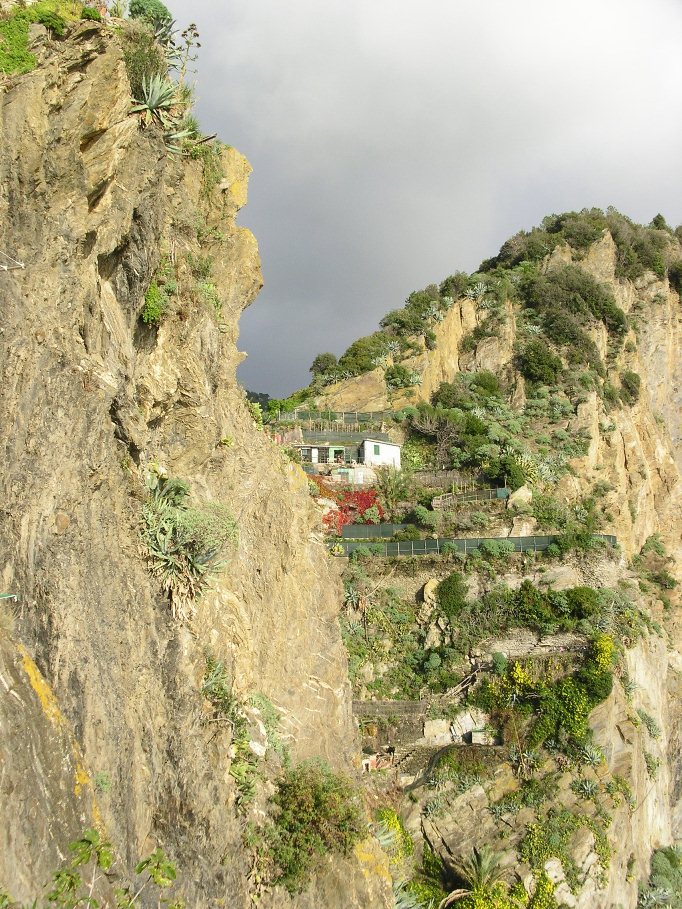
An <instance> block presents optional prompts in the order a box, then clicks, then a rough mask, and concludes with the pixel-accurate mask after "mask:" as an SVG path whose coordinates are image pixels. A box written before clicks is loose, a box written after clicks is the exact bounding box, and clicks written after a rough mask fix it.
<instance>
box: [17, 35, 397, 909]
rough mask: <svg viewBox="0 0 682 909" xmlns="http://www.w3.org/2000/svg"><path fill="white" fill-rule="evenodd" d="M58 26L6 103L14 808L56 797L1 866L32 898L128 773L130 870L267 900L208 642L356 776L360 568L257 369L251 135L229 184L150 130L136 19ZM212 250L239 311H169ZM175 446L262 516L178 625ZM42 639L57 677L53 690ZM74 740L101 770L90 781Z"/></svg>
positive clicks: (305, 752)
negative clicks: (250, 336) (130, 69)
mask: <svg viewBox="0 0 682 909" xmlns="http://www.w3.org/2000/svg"><path fill="white" fill-rule="evenodd" d="M34 35H35V43H34V48H33V50H34V52H35V53H36V54H37V55H38V58H39V66H38V67H37V69H36V70H35V71H34V72H32V73H30V74H29V75H27V76H25V77H23V78H22V79H20V80H16V81H15V84H14V85H10V86H8V87H7V88H6V90H5V92H4V95H3V96H2V98H1V100H2V119H1V120H0V249H1V250H2V251H3V252H5V253H7V254H9V255H11V256H12V257H13V258H14V259H16V260H18V261H20V262H22V263H25V269H22V270H14V271H10V272H6V273H0V284H1V288H0V293H1V294H2V299H3V306H2V322H1V324H0V375H1V384H0V424H1V425H2V427H3V433H2V448H3V465H4V467H3V471H2V474H1V476H0V490H1V498H2V508H1V509H0V515H1V526H2V532H1V533H0V571H1V572H2V588H3V589H5V590H8V591H11V592H16V593H18V594H19V595H20V598H21V599H20V604H21V605H20V611H19V614H18V619H17V629H16V633H15V636H14V644H12V643H11V642H10V641H9V640H3V641H2V654H3V660H5V669H4V670H2V677H3V679H5V678H7V677H8V674H9V676H10V677H11V678H12V681H11V683H8V684H9V687H8V684H5V682H4V681H3V689H2V690H0V698H1V699H4V700H3V707H2V710H3V712H2V717H3V729H5V728H6V727H5V723H9V725H10V730H11V729H13V728H15V727H16V724H17V722H19V721H18V720H17V719H16V718H13V716H14V715H13V714H12V713H11V711H12V710H13V709H14V710H18V709H19V707H18V705H17V707H16V708H15V707H14V706H13V703H12V700H14V699H15V697H14V696H15V695H17V696H18V699H19V700H20V701H21V702H22V704H23V705H24V719H25V721H26V722H27V723H28V724H30V725H31V727H32V728H34V729H35V736H36V741H37V742H38V745H37V746H36V749H34V753H39V761H38V762H37V763H36V761H31V760H29V758H28V757H27V755H26V753H25V748H23V747H22V748H20V749H3V752H2V773H0V806H1V807H0V811H1V813H2V814H3V815H4V816H9V814H10V813H14V811H13V806H14V805H15V800H16V799H17V798H18V797H19V794H20V793H22V792H23V793H25V794H26V798H27V800H28V801H29V802H30V803H31V804H32V805H34V806H35V808H33V809H32V810H31V811H30V812H28V813H22V814H20V815H19V816H20V822H19V827H18V828H17V829H16V830H15V832H14V833H13V835H12V836H11V838H10V839H9V841H8V842H6V843H3V845H4V846H5V848H3V849H2V850H0V882H1V883H2V885H3V886H5V887H7V888H8V889H9V890H10V892H12V893H13V895H14V896H15V897H16V898H18V899H21V900H29V899H31V898H32V897H33V896H34V895H35V893H36V892H37V890H38V889H39V887H40V886H42V884H43V883H44V881H45V880H46V879H47V877H48V876H49V873H50V872H51V871H52V870H54V868H55V867H56V866H57V865H58V863H59V861H60V859H61V858H62V857H63V854H64V849H65V845H66V843H68V842H69V840H71V839H73V838H74V837H75V836H76V835H78V834H79V833H80V832H81V831H82V829H83V827H84V826H87V823H92V816H93V815H92V811H93V809H92V805H93V798H94V793H93V784H92V782H91V780H92V779H93V777H94V775H95V774H100V775H104V776H105V777H106V779H107V780H108V781H109V782H110V785H107V787H106V790H107V791H105V792H103V793H102V794H101V795H100V797H99V803H100V805H99V810H100V811H101V818H102V820H103V823H104V825H105V827H106V831H107V834H108V835H109V836H110V837H111V839H112V840H113V842H114V845H115V847H116V848H117V850H118V851H119V852H120V853H121V854H122V856H123V859H124V861H125V863H126V864H127V865H128V867H130V866H131V864H133V863H134V862H135V861H136V860H137V859H138V857H139V856H140V855H141V854H143V853H146V852H148V851H149V850H150V849H151V848H153V847H154V846H155V845H156V844H157V843H158V844H161V845H163V847H164V848H165V849H166V850H167V851H168V852H169V854H170V855H171V856H172V858H173V859H174V860H176V861H177V863H178V867H179V876H180V880H181V881H183V889H184V895H185V896H186V897H187V899H188V902H189V904H190V905H193V906H194V905H196V906H200V905H213V901H214V900H227V901H228V902H229V904H230V905H232V906H241V905H246V903H247V901H248V897H247V890H248V882H247V870H248V869H247V867H246V857H245V855H244V852H243V850H242V846H241V828H240V823H239V822H238V820H237V815H236V812H235V809H234V798H235V787H234V782H233V781H232V779H231V777H230V775H229V767H230V754H229V741H230V740H229V736H226V734H225V733H224V732H223V733H221V732H220V731H219V730H218V731H217V732H216V730H215V729H213V728H211V727H210V726H208V725H207V724H206V722H205V721H206V718H207V707H206V702H205V700H204V699H203V697H202V696H201V694H200V687H201V682H202V678H203V673H204V667H205V654H206V652H207V651H209V650H210V652H212V653H213V654H214V655H215V657H216V658H218V659H221V660H223V661H224V663H225V665H226V666H227V667H228V669H229V672H230V674H231V676H232V679H233V683H234V688H235V691H236V693H237V694H240V695H243V696H248V695H250V694H252V693H254V692H256V691H258V692H261V693H263V694H265V695H266V696H268V697H269V698H270V699H271V700H272V702H273V704H274V705H275V706H276V707H277V709H278V710H279V711H280V713H281V716H282V728H283V733H284V736H285V738H286V739H287V741H288V744H289V745H290V746H291V748H292V751H293V754H294V756H295V757H296V758H304V757H307V756H311V755H318V754H319V755H322V756H324V757H326V758H327V759H329V760H330V762H332V763H333V764H335V765H336V766H340V767H347V766H348V761H349V758H350V756H351V754H352V753H353V752H354V749H355V732H354V727H353V724H352V718H351V707H350V696H349V686H348V682H347V675H346V658H345V653H344V651H343V647H342V644H341V640H340V636H339V631H338V626H337V623H336V613H337V609H338V604H339V602H340V592H341V591H340V582H339V579H338V575H337V573H336V571H335V569H334V567H333V564H332V563H331V562H330V560H329V558H328V556H327V555H326V552H325V549H324V547H323V545H322V543H321V541H320V540H319V538H318V537H317V536H316V534H315V530H316V527H317V524H318V522H319V515H318V513H317V511H316V509H315V508H314V506H313V505H312V504H311V500H310V498H309V495H308V489H307V481H306V480H305V478H304V476H303V474H302V472H301V471H300V469H299V468H298V467H296V466H294V465H292V464H290V463H289V462H288V461H287V460H286V459H284V458H283V457H282V456H281V455H280V453H279V452H278V450H277V449H276V448H275V447H274V446H273V445H272V444H271V443H269V442H268V440H267V439H265V438H264V436H263V435H262V433H259V432H258V431H257V430H256V427H255V426H254V423H253V420H252V418H251V416H250V415H249V412H248V409H247V407H246V405H245V401H244V395H243V392H242V391H241V389H240V388H239V387H238V386H237V384H236V380H235V368H236V365H237V364H238V362H239V360H240V356H241V355H240V354H239V353H238V351H237V350H236V347H235V341H236V337H237V319H238V317H239V314H240V312H241V310H242V309H243V308H244V307H245V306H246V305H248V303H249V302H250V301H251V300H252V299H253V297H254V296H255V294H256V293H257V291H258V289H259V287H260V284H261V276H260V264H259V259H258V251H257V247H256V243H255V240H254V238H253V237H252V236H251V234H250V233H249V232H248V231H246V230H244V229H243V228H240V227H237V226H236V225H235V217H236V214H237V211H238V209H239V207H240V206H241V205H243V204H244V202H245V200H246V183H247V179H248V174H249V172H250V168H249V166H248V164H247V162H246V161H245V159H244V158H242V157H241V156H240V155H239V154H238V153H237V152H235V151H234V150H231V149H228V150H226V151H225V152H224V153H223V156H222V168H223V173H224V178H223V180H222V182H221V183H220V184H219V185H218V186H217V187H215V189H213V190H212V191H211V188H210V187H207V185H206V181H205V180H203V179H202V167H201V162H200V161H196V162H191V161H184V160H176V159H174V158H173V157H172V156H169V155H168V154H167V152H166V150H165V148H164V143H163V139H162V137H161V136H160V135H159V134H157V132H156V130H155V129H154V128H149V129H147V130H144V131H141V130H140V129H139V127H138V121H137V120H136V119H135V118H133V117H130V116H129V115H128V110H129V104H130V102H129V97H130V88H129V85H128V81H127V77H126V73H125V68H124V65H123V62H122V58H121V52H120V49H119V47H118V44H117V42H116V39H115V36H114V35H113V34H112V33H111V32H108V31H107V30H106V29H102V28H100V27H99V26H97V25H96V24H95V25H93V24H90V23H87V24H82V25H80V26H78V27H77V28H76V30H75V32H74V33H73V34H72V35H71V36H70V37H69V38H68V39H67V40H66V41H64V42H60V43H59V44H58V45H54V44H52V43H51V42H49V41H48V39H47V34H46V32H45V31H44V29H42V28H40V27H37V28H34ZM198 228H199V229H200V233H201V236H202V237H203V239H204V244H203V247H202V248H201V250H200V249H199V245H198V243H197V236H198ZM200 251H201V253H202V254H204V255H210V256H211V257H212V260H213V265H212V268H213V274H212V280H213V281H214V283H215V286H216V287H217V288H219V291H220V297H221V303H222V308H221V310H220V314H219V315H218V316H216V313H215V312H214V311H213V309H212V307H211V306H210V305H206V304H203V303H201V301H200V300H197V299H196V298H189V299H187V298H184V297H181V298H180V299H179V300H178V302H177V305H175V307H174V308H173V309H172V310H171V311H170V312H169V314H168V316H167V317H166V319H165V320H164V322H163V323H162V325H161V326H160V327H159V329H158V330H156V329H154V328H150V327H149V326H145V325H144V324H143V323H142V322H141V320H140V318H139V316H140V312H141V309H142V306H143V304H144V293H145V290H146V288H147V287H148V285H149V282H150V280H151V278H152V275H153V274H154V271H155V269H156V268H157V266H158V264H159V261H160V259H161V256H162V255H163V256H164V257H166V259H170V260H171V261H172V262H175V263H177V265H178V270H179V273H180V276H181V277H182V275H183V274H186V275H187V281H188V282H189V280H190V275H189V266H188V265H187V264H186V262H187V261H189V259H188V253H190V254H191V253H194V254H195V255H198V254H199V252H200ZM152 463H159V464H162V465H163V466H164V467H165V468H166V470H167V471H168V472H169V473H170V474H172V475H175V476H179V477H182V478H183V479H185V480H186V481H188V482H189V484H190V486H191V488H192V491H193V492H194V493H196V494H198V495H200V496H202V497H203V498H205V499H209V500H213V501H218V502H222V503H224V504H227V505H229V507H230V509H231V510H232V512H233V514H234V516H235V518H236V521H237V524H238V528H239V544H238V547H237V551H236V553H235V554H234V555H233V556H232V557H231V559H230V561H229V564H228V565H227V566H226V567H225V570H224V571H223V572H222V574H220V575H219V576H218V577H217V579H216V581H215V583H214V584H213V585H212V587H211V589H210V590H209V592H208V594H207V595H206V596H205V597H204V598H203V599H202V600H201V601H200V603H199V605H198V610H197V613H196V615H195V617H194V620H193V622H192V623H191V625H190V626H183V625H180V624H179V623H177V622H174V621H173V619H172V617H171V614H170V609H169V605H168V602H167V599H166V597H165V596H164V595H162V593H161V591H160V588H159V584H158V582H157V581H156V580H154V579H153V578H152V577H151V575H150V573H149V571H148V568H147V566H146V564H145V558H144V555H143V553H142V552H141V547H140V537H139V521H140V508H141V500H142V498H143V497H144V482H143V481H144V474H145V471H146V468H147V467H148V466H149V465H150V464H152ZM0 634H2V633H1V632H0ZM18 641H21V645H19V644H18V643H17V642H18ZM20 646H21V647H25V648H26V651H25V652H26V654H27V656H26V658H27V659H29V657H28V653H30V654H31V655H32V658H33V659H35V662H36V664H37V666H38V667H39V668H38V669H36V672H38V673H39V674H40V676H41V678H43V677H44V682H43V685H44V692H47V693H46V694H45V697H44V698H42V699H41V698H40V696H38V700H37V702H36V700H35V698H33V701H30V698H28V695H27V694H26V692H28V693H29V694H30V679H29V678H28V677H27V676H26V672H25V671H24V670H22V668H21V667H22V665H23V663H22V660H23V656H22V654H23V653H24V651H23V650H19V647H20ZM22 672H23V675H22ZM34 688H35V686H34ZM10 698H11V699H10ZM5 700H6V701H7V706H6V709H5V703H4V701H5ZM29 701H30V703H29ZM41 704H42V712H43V714H44V718H43V719H42V720H41V719H40V717H39V716H38V714H39V713H40V705H41ZM51 705H55V710H57V709H58V711H59V716H60V717H62V718H63V722H62V721H60V723H59V724H58V729H56V730H54V729H52V727H53V726H54V723H53V722H52V721H53V719H54V716H53V710H52V706H51ZM8 711H9V712H8ZM51 724H52V725H51ZM41 729H44V730H46V731H45V732H44V733H43V732H41ZM50 729H52V732H50V733H49V735H48V732H49V730H50ZM60 737H61V738H60ZM72 737H73V742H74V743H75V745H76V746H77V751H78V755H79V758H78V760H79V761H81V762H82V767H83V770H82V780H81V782H80V783H79V784H78V786H79V787H80V788H79V791H78V792H75V791H74V792H73V793H72V794H71V795H69V792H68V791H67V789H66V788H65V787H67V786H68V783H67V782H65V780H67V779H68V778H70V775H72V773H73V768H72V767H70V766H69V762H70V761H71V762H73V760H75V758H73V754H74V753H75V752H74V750H73V748H72V746H71V741H72ZM65 743H66V744H65ZM25 745H26V747H28V745H29V742H28V741H27V742H26V743H25ZM67 745H68V747H67ZM79 766H80V765H79ZM37 815H42V816H41V817H40V819H38V818H37ZM41 825H42V826H41ZM44 826H47V828H49V830H50V835H49V836H45V837H43V836H42V831H43V827H44ZM36 841H40V842H41V850H40V851H39V853H36V850H35V849H34V848H33V847H32V846H31V843H32V842H36ZM365 858H366V857H365ZM370 866H372V861H370V860H369V859H367V861H366V862H365V864H364V865H363V864H362V863H361V862H360V859H358V858H356V859H354V860H353V861H352V862H351V863H350V864H348V865H347V866H346V873H345V876H346V878H347V880H348V882H349V883H348V889H347V891H346V892H345V893H344V894H340V895H339V897H338V898H339V899H342V900H343V903H342V904H343V905H344V906H346V905H351V906H357V907H360V906H364V905H368V904H369V903H368V900H369V898H370V897H369V896H368V894H371V898H372V900H373V902H372V905H382V903H383V901H384V900H385V899H387V896H386V894H387V893H388V889H387V883H386V880H385V875H384V877H382V876H381V875H377V874H375V873H374V872H373V871H371V867H370ZM329 873H330V874H331V875H332V878H333V879H337V878H334V875H336V874H338V871H336V870H334V869H331V870H330V872H329ZM332 878H330V880H331V879H332ZM325 880H326V879H325V878H324V875H323V876H322V878H321V879H320V881H319V882H318V887H319V888H320V892H325V887H326V888H327V889H329V888H330V887H332V885H331V884H329V885H327V884H325ZM353 881H356V884H355V883H353ZM332 889H333V887H332ZM278 899H279V905H282V904H284V905H286V904H287V903H288V900H289V898H288V897H287V896H286V895H280V896H279V897H278ZM301 905H303V904H301ZM306 905H307V904H306ZM330 905H334V903H333V901H332V902H330ZM339 905H341V903H339Z"/></svg>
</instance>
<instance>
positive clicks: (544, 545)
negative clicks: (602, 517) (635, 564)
mask: <svg viewBox="0 0 682 909" xmlns="http://www.w3.org/2000/svg"><path fill="white" fill-rule="evenodd" d="M374 530H376V528H374ZM558 539H559V537H557V536H536V537H464V538H461V539H455V540H453V539H440V538H438V539H435V540H405V541H401V542H381V543H379V542H370V543H369V546H368V545H367V543H366V542H363V541H362V540H340V541H338V542H336V543H334V544H333V545H332V547H331V552H332V555H337V556H349V555H351V554H352V553H354V552H356V551H357V550H358V549H360V550H369V553H370V554H371V555H377V556H418V555H440V554H441V553H443V552H445V553H454V552H461V553H463V554H464V555H471V554H473V553H475V552H477V551H478V550H479V549H480V547H481V545H482V544H486V543H491V544H495V543H498V544H499V543H511V544H512V545H513V547H514V549H513V551H514V552H544V551H545V550H546V549H548V548H549V547H550V546H551V545H552V544H553V543H556V541H557V540H558ZM594 539H595V540H601V541H603V542H604V543H607V544H609V545H611V546H615V545H616V542H617V540H616V537H615V536H614V535H613V534H601V533H596V534H594Z"/></svg>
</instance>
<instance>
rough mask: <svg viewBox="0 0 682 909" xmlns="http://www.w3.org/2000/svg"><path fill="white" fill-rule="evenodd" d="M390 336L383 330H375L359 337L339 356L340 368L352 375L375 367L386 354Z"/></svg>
mask: <svg viewBox="0 0 682 909" xmlns="http://www.w3.org/2000/svg"><path fill="white" fill-rule="evenodd" d="M388 344H389V338H388V337H387V336H386V335H385V334H384V333H383V332H378V331H377V332H374V334H372V335H368V336H367V337H365V338H358V340H357V341H354V342H353V343H352V344H351V345H350V347H349V348H348V350H346V352H345V353H344V354H342V355H341V356H340V357H339V368H340V370H341V372H342V373H344V372H347V373H350V375H352V376H358V375H360V374H361V373H364V372H369V371H370V370H372V369H374V368H375V366H374V363H375V361H376V360H377V359H380V358H382V357H384V356H386V353H387V350H388Z"/></svg>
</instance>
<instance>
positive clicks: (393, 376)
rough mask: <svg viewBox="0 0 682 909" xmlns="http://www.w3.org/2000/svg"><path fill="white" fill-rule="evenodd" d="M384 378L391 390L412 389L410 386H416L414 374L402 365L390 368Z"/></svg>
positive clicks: (397, 364) (398, 364)
mask: <svg viewBox="0 0 682 909" xmlns="http://www.w3.org/2000/svg"><path fill="white" fill-rule="evenodd" d="M384 378H385V379H386V385H387V386H388V387H389V388H410V386H412V385H414V382H413V379H412V373H411V372H410V370H409V369H407V368H406V367H405V366H403V364H402V363H396V364H395V365H394V366H389V368H388V369H387V370H386V373H385V375H384Z"/></svg>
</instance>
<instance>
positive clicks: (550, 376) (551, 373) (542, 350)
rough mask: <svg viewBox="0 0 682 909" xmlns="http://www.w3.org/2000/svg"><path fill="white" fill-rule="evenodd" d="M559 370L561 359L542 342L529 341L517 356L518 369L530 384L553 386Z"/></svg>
mask: <svg viewBox="0 0 682 909" xmlns="http://www.w3.org/2000/svg"><path fill="white" fill-rule="evenodd" d="M561 368H562V364H561V359H560V358H559V357H558V356H557V355H556V354H555V353H553V352H552V351H551V350H550V348H549V347H548V346H547V344H545V342H544V341H540V340H537V341H530V342H529V343H528V344H526V346H525V347H524V349H523V350H522V351H521V353H520V354H519V369H520V370H521V374H522V375H523V377H524V378H526V379H528V380H529V381H530V382H542V383H543V384H545V385H553V384H554V383H555V382H556V380H557V378H558V376H559V373H560V372H561Z"/></svg>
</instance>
